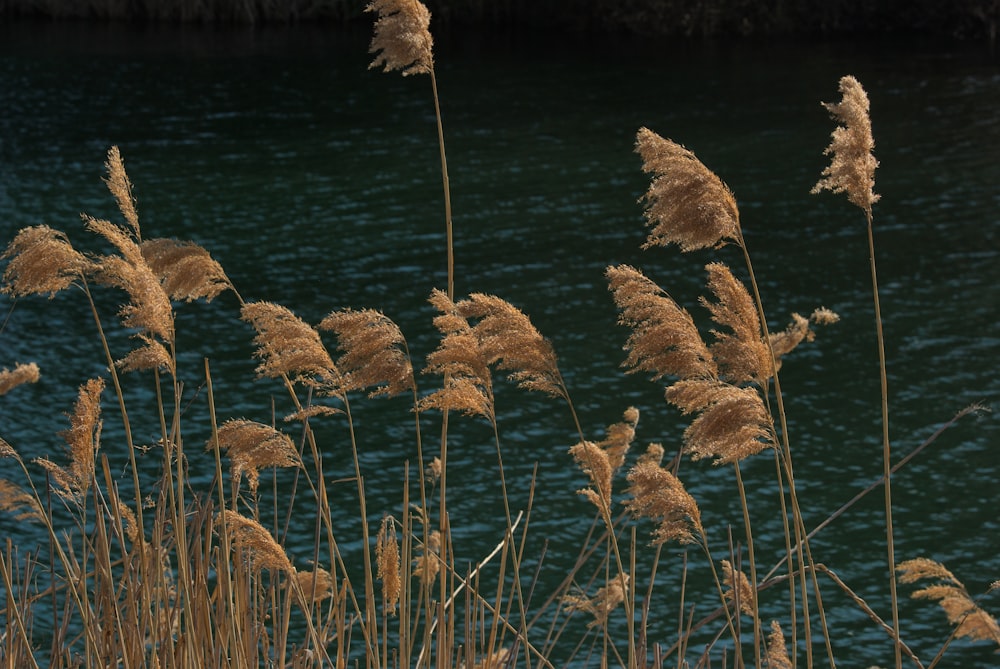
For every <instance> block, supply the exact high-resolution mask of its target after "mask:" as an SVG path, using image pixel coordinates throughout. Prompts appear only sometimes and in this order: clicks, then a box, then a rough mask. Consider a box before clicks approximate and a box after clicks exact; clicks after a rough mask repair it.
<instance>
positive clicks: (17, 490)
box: [0, 479, 45, 523]
mask: <svg viewBox="0 0 1000 669" xmlns="http://www.w3.org/2000/svg"><path fill="white" fill-rule="evenodd" d="M0 511H5V512H7V513H11V514H13V516H14V520H16V521H17V522H19V523H20V522H24V521H26V520H35V521H40V522H44V519H45V512H44V511H43V510H42V504H41V502H39V501H38V499H37V498H36V497H35V496H34V495H30V494H28V492H27V491H26V490H24V488H22V487H21V486H19V485H17V484H16V483H14V482H12V481H8V480H7V479H0Z"/></svg>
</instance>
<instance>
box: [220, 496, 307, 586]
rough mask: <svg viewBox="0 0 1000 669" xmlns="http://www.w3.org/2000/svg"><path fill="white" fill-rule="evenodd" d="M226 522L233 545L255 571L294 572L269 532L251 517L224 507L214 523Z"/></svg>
mask: <svg viewBox="0 0 1000 669" xmlns="http://www.w3.org/2000/svg"><path fill="white" fill-rule="evenodd" d="M220 523H226V526H227V529H228V530H229V538H230V540H231V541H232V543H233V546H234V547H237V548H239V549H240V550H242V551H243V556H244V559H245V560H246V561H247V563H248V564H249V565H250V566H251V567H252V568H253V569H254V570H257V571H260V570H262V569H271V570H275V571H283V572H285V573H287V574H289V575H294V574H295V567H293V566H292V563H291V561H290V560H289V559H288V556H287V555H286V554H285V550H284V549H283V548H282V547H281V544H279V543H278V542H277V541H275V539H274V537H273V536H271V533H270V532H268V531H267V529H266V528H265V527H264V526H263V525H261V524H260V523H258V522H257V521H256V520H253V519H252V518H247V517H246V516H243V515H240V514H239V513H237V512H236V511H232V510H230V509H225V510H224V511H223V512H222V513H220V514H218V516H217V517H216V524H217V525H218V524H220Z"/></svg>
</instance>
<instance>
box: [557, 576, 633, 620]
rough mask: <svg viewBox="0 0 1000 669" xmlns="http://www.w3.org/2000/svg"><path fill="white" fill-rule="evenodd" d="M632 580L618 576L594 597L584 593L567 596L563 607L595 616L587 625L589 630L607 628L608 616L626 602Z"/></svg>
mask: <svg viewBox="0 0 1000 669" xmlns="http://www.w3.org/2000/svg"><path fill="white" fill-rule="evenodd" d="M630 580H631V579H630V577H629V575H628V574H618V575H617V576H615V577H614V578H613V579H611V581H610V582H609V583H608V584H607V585H606V586H604V587H603V588H600V589H599V590H598V591H597V592H596V593H594V596H593V597H587V596H586V594H582V593H581V594H580V595H567V596H566V597H565V598H564V599H563V605H564V606H565V607H566V608H567V609H568V610H570V611H584V612H586V613H589V614H591V615H592V616H594V619H593V620H592V621H590V622H589V623H587V628H588V629H593V628H594V627H598V626H600V627H606V626H607V624H608V616H609V615H610V614H611V612H612V611H613V610H614V609H615V607H617V606H618V605H619V604H621V603H622V602H624V601H625V596H626V588H627V587H628V584H629V581H630Z"/></svg>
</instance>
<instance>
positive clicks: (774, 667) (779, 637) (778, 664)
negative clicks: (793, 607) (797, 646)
mask: <svg viewBox="0 0 1000 669" xmlns="http://www.w3.org/2000/svg"><path fill="white" fill-rule="evenodd" d="M767 666H768V669H792V660H791V658H789V657H788V648H787V647H786V646H785V635H784V634H783V633H782V631H781V625H779V624H778V621H777V620H772V621H771V633H770V634H768V635H767Z"/></svg>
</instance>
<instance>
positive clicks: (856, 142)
mask: <svg viewBox="0 0 1000 669" xmlns="http://www.w3.org/2000/svg"><path fill="white" fill-rule="evenodd" d="M840 92H841V94H842V96H843V97H842V98H841V101H840V102H839V103H832V102H824V103H823V106H824V107H825V108H826V109H827V111H829V112H830V115H831V116H832V117H833V118H834V120H836V121H837V122H838V123H840V125H839V126H837V128H835V129H834V131H833V134H832V138H833V139H832V141H831V142H830V146H828V147H827V148H826V151H824V153H825V154H826V155H832V156H833V158H832V160H831V162H830V166H829V167H827V168H826V169H824V170H823V177H824V178H822V179H820V180H819V182H818V183H817V184H816V185H815V186H813V188H812V191H811V192H812V193H819V192H820V191H823V190H829V191H831V192H833V193H847V199H848V200H849V201H850V202H851V203H853V204H856V205H857V206H859V207H861V208H862V209H864V210H865V211H869V212H870V211H871V206H872V205H873V204H875V202H877V201H878V199H879V196H878V195H876V194H875V192H874V188H875V168H877V167H878V161H877V160H876V159H875V156H874V155H872V150H873V149H874V148H875V140H874V138H873V137H872V123H871V118H870V116H869V113H868V111H869V102H868V94H867V93H865V89H864V88H863V87H862V86H861V83H860V82H859V81H858V80H857V79H855V78H854V77H852V76H846V77H842V78H841V80H840Z"/></svg>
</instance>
